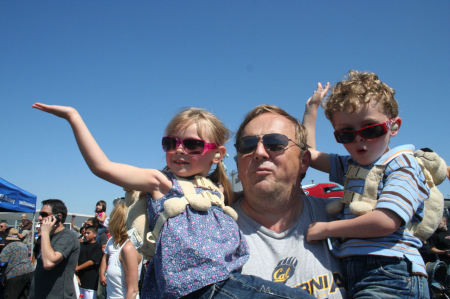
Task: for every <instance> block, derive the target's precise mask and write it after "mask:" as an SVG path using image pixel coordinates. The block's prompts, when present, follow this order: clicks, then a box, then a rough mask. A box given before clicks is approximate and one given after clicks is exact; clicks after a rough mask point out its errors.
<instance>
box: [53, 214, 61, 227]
mask: <svg viewBox="0 0 450 299" xmlns="http://www.w3.org/2000/svg"><path fill="white" fill-rule="evenodd" d="M53 217H55V219H56V222H55V225H58V224H59V223H60V222H61V218H59V216H58V215H53Z"/></svg>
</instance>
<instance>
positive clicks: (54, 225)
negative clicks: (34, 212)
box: [29, 199, 80, 299]
mask: <svg viewBox="0 0 450 299" xmlns="http://www.w3.org/2000/svg"><path fill="white" fill-rule="evenodd" d="M66 217H67V207H66V205H65V204H64V202H63V201H62V200H59V199H47V200H44V201H42V208H41V210H40V212H39V216H38V221H39V223H40V240H41V241H40V248H41V250H40V252H39V253H38V254H37V263H36V269H35V271H34V277H33V280H32V283H31V287H30V297H29V298H30V299H35V298H36V299H37V298H76V291H75V282H74V275H75V267H76V266H77V263H78V257H79V254H80V242H79V241H78V237H77V235H76V233H74V232H72V231H71V230H69V229H66V228H65V227H64V221H65V220H66Z"/></svg>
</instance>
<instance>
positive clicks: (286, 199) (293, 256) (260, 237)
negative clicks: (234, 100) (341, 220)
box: [233, 105, 345, 299]
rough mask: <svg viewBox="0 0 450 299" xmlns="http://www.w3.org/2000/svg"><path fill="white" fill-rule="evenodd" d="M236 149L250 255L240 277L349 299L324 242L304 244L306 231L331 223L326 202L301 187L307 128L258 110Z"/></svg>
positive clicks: (277, 112)
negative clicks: (312, 225) (249, 277)
mask: <svg viewBox="0 0 450 299" xmlns="http://www.w3.org/2000/svg"><path fill="white" fill-rule="evenodd" d="M235 147H236V151H237V159H236V161H237V168H238V173H239V178H240V180H241V183H242V187H243V195H242V197H241V198H240V199H239V200H237V201H236V203H235V204H234V205H233V207H234V208H235V209H236V212H237V213H238V220H237V221H238V225H239V228H240V229H241V231H242V233H243V234H244V236H245V239H246V240H247V243H248V245H249V250H250V258H249V260H248V262H247V263H246V264H245V265H244V267H243V269H242V273H244V274H249V275H255V276H258V277H261V278H263V279H266V280H272V281H274V282H277V283H280V284H285V285H287V286H289V287H292V288H296V289H304V290H306V291H307V292H308V293H309V294H311V295H313V296H314V297H317V298H330V299H335V298H343V297H345V290H344V289H343V286H342V276H341V275H340V268H339V263H338V260H337V259H335V258H334V257H333V256H332V255H331V254H330V252H329V250H328V247H327V244H326V242H324V241H321V242H316V243H315V244H308V243H306V242H305V232H306V230H307V229H308V225H309V224H310V223H311V222H313V221H327V220H328V217H327V214H326V213H325V200H324V199H320V198H311V197H308V196H306V195H305V193H304V192H303V190H302V187H301V181H302V179H303V178H304V176H305V174H306V170H307V169H308V166H309V159H310V154H309V151H308V149H307V146H306V131H305V129H304V127H303V126H302V125H301V124H300V123H299V121H298V120H297V119H296V118H294V117H293V116H291V115H290V114H288V113H287V112H286V111H284V110H283V109H281V108H279V107H277V106H273V105H260V106H257V107H255V108H254V109H253V110H251V111H250V112H249V113H248V114H247V116H246V117H245V119H244V121H243V122H242V124H241V125H240V127H239V129H238V131H237V133H236V142H235Z"/></svg>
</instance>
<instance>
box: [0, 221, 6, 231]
mask: <svg viewBox="0 0 450 299" xmlns="http://www.w3.org/2000/svg"><path fill="white" fill-rule="evenodd" d="M7 228H8V224H7V223H5V222H2V223H0V232H4V231H5V230H6V229H7Z"/></svg>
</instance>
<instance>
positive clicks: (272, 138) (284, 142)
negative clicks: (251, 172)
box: [234, 133, 302, 154]
mask: <svg viewBox="0 0 450 299" xmlns="http://www.w3.org/2000/svg"><path fill="white" fill-rule="evenodd" d="M260 140H261V141H262V144H263V145H264V148H265V149H266V151H268V152H273V153H275V152H280V151H283V150H285V149H286V148H287V147H288V144H289V141H292V142H293V143H294V144H295V145H297V146H298V147H300V148H302V147H301V146H300V145H298V144H297V143H296V142H295V141H293V140H292V139H289V138H288V137H287V136H285V135H283V134H278V133H272V134H266V135H262V136H261V135H259V136H255V135H254V136H245V137H241V138H239V140H237V142H236V144H235V145H234V146H235V147H236V150H237V151H238V153H240V154H249V153H252V152H254V151H255V150H256V148H257V147H258V142H259V141H260Z"/></svg>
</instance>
